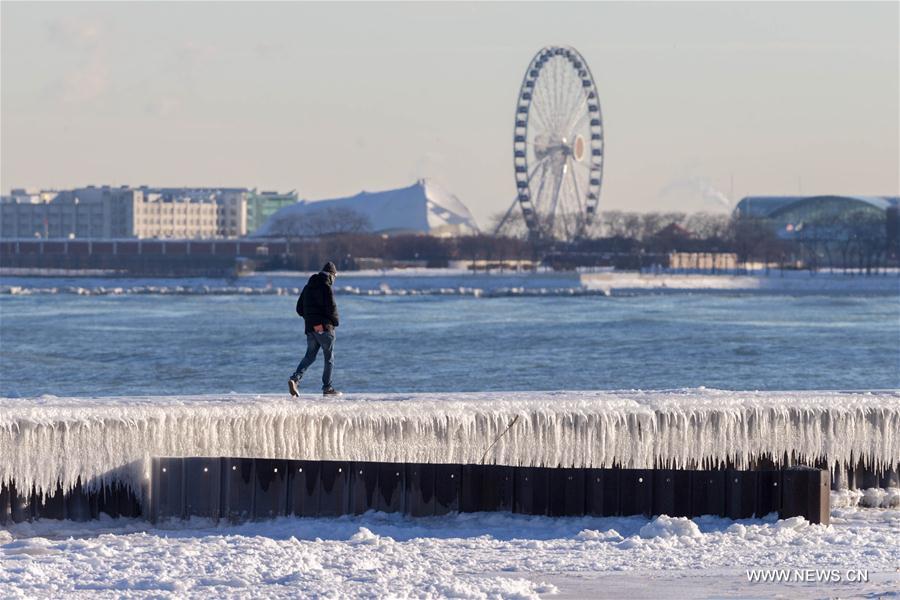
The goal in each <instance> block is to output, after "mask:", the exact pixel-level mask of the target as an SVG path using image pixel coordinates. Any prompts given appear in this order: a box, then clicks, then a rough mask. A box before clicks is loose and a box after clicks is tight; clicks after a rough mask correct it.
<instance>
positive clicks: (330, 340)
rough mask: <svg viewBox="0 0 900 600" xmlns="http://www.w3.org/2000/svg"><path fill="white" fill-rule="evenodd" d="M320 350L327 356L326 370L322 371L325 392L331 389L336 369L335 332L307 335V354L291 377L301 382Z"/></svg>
mask: <svg viewBox="0 0 900 600" xmlns="http://www.w3.org/2000/svg"><path fill="white" fill-rule="evenodd" d="M319 348H322V353H323V354H324V355H325V368H324V369H323V370H322V389H323V390H324V389H326V388H329V387H331V371H332V369H334V332H333V331H327V330H326V331H323V332H322V333H315V332H312V333H307V334H306V354H305V355H304V356H303V360H301V361H300V364H299V365H297V370H296V371H294V374H293V375H291V379H293V380H295V381H300V379H301V378H302V377H303V374H304V373H306V370H307V369H308V368H309V365H311V364H313V363H314V362H315V360H316V355H318V354H319Z"/></svg>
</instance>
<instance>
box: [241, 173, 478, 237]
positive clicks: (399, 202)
mask: <svg viewBox="0 0 900 600" xmlns="http://www.w3.org/2000/svg"><path fill="white" fill-rule="evenodd" d="M334 208H339V209H349V210H352V211H354V212H357V213H359V214H360V215H363V216H365V217H366V218H368V219H369V222H370V224H371V227H372V229H371V230H372V231H373V232H383V233H401V232H405V233H427V234H432V235H466V234H471V233H476V232H477V231H478V226H477V225H476V223H475V219H474V218H473V217H472V213H470V212H469V209H468V208H466V206H465V205H464V204H463V203H462V202H460V200H459V198H457V197H456V196H454V195H453V194H450V193H448V192H446V191H444V190H442V189H441V188H440V187H438V186H437V185H436V184H435V183H434V182H433V181H431V180H428V179H420V180H418V181H417V182H416V183H414V184H413V185H411V186H409V187H405V188H400V189H396V190H386V191H382V192H360V193H359V194H357V195H355V196H350V197H347V198H336V199H333V200H318V201H315V202H308V201H305V200H301V201H300V202H297V203H296V204H292V205H290V206H285V207H284V208H282V209H280V210H279V211H278V212H276V213H275V214H273V215H272V216H271V217H270V218H269V219H268V220H267V221H266V222H265V223H264V224H263V225H262V227H260V228H259V229H258V230H257V231H256V232H255V233H254V234H253V235H255V236H277V235H279V234H280V233H281V232H282V231H284V230H285V229H287V228H289V227H291V225H292V224H293V223H295V222H297V221H298V220H302V219H303V218H305V217H307V216H309V215H310V214H312V213H313V212H316V211H321V210H327V209H334Z"/></svg>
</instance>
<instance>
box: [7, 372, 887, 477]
mask: <svg viewBox="0 0 900 600" xmlns="http://www.w3.org/2000/svg"><path fill="white" fill-rule="evenodd" d="M516 416H518V420H516V422H515V423H514V425H513V426H512V427H510V428H509V431H507V432H506V433H505V434H504V435H503V436H501V437H500V439H498V440H497V443H496V444H495V445H494V446H493V447H492V448H490V450H489V451H488V452H487V457H486V461H487V462H493V463H498V464H509V465H543V466H551V467H555V466H559V465H562V466H575V467H611V466H613V465H620V466H623V467H634V468H653V467H654V466H657V465H660V464H670V465H674V466H675V467H677V468H697V467H698V466H700V465H703V464H709V465H720V464H729V463H730V464H734V465H735V466H736V467H737V468H746V467H748V466H750V465H751V464H752V463H753V462H755V461H757V460H759V459H763V458H765V457H767V456H771V457H772V459H773V460H774V461H775V462H776V463H777V464H780V463H781V462H782V460H783V457H784V456H785V455H787V456H789V457H790V456H794V457H797V458H798V459H799V460H801V461H805V462H814V461H819V460H823V461H826V462H827V463H828V464H829V465H831V468H832V469H837V468H846V467H848V466H850V465H854V466H855V464H856V463H857V462H859V460H862V461H863V462H864V463H865V464H866V465H868V466H869V467H871V468H875V469H885V468H894V467H895V466H896V465H897V464H900V392H886V393H869V394H865V393H854V394H850V393H837V392H765V393H760V392H726V391H717V390H707V389H701V390H685V391H679V392H640V391H637V392H516V393H484V394H462V393H459V394H456V393H454V394H410V395H403V396H401V395H391V394H366V395H360V396H347V397H345V398H344V399H342V400H340V401H333V400H332V401H322V400H311V399H306V398H304V399H302V400H300V401H288V400H285V399H284V398H283V397H281V396H246V395H230V396H224V397H208V396H207V397H184V398H174V397H158V398H111V399H75V398H73V399H64V398H53V397H44V398H39V399H31V400H29V399H18V398H16V399H12V398H9V399H0V481H10V480H14V481H16V483H17V484H18V485H22V486H24V487H28V486H30V485H32V484H33V485H35V486H36V487H37V489H38V490H51V489H55V486H56V483H57V481H58V482H60V483H61V484H62V486H63V487H64V488H65V489H71V488H72V487H73V486H74V485H75V484H76V482H77V481H78V479H79V478H80V479H81V480H82V482H85V483H86V485H87V486H88V487H90V488H97V487H99V486H100V485H102V484H104V483H110V482H113V481H120V482H123V483H124V484H126V485H128V486H130V487H131V488H132V489H133V490H135V491H137V490H139V489H140V485H141V481H142V480H143V479H144V478H146V473H147V471H148V461H149V459H150V458H151V457H154V456H234V457H256V458H292V459H322V460H328V459H331V460H365V461H385V462H432V463H476V462H479V461H480V460H481V457H482V456H483V455H484V453H485V451H486V450H488V447H489V446H490V444H491V442H492V441H493V440H495V439H497V437H498V436H500V434H501V433H502V432H503V431H504V430H505V429H506V428H507V427H508V426H509V423H510V422H512V421H513V420H514V419H515V417H516Z"/></svg>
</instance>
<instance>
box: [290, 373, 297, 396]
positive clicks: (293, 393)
mask: <svg viewBox="0 0 900 600" xmlns="http://www.w3.org/2000/svg"><path fill="white" fill-rule="evenodd" d="M299 383H300V382H299V381H295V380H294V378H293V377H292V378H291V379H288V389H289V390H291V396H299V395H300V392H298V391H297V385H298V384H299Z"/></svg>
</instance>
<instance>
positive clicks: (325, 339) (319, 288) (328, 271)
mask: <svg viewBox="0 0 900 600" xmlns="http://www.w3.org/2000/svg"><path fill="white" fill-rule="evenodd" d="M335 277H337V268H336V267H335V266H334V263H333V262H327V263H325V266H324V267H322V270H321V271H320V272H319V273H316V274H315V275H313V276H312V277H310V278H309V281H308V282H306V286H304V288H303V291H302V292H301V293H300V298H298V299H297V314H298V315H300V316H301V317H303V320H304V322H305V326H306V327H305V329H306V355H304V357H303V360H301V361H300V364H299V365H297V370H296V371H294V374H293V375H291V378H290V379H289V380H288V389H290V390H291V396H299V395H300V394H299V393H298V392H297V388H298V387H299V386H300V379H302V378H303V374H304V373H305V372H306V369H308V368H309V365H311V364H313V362H315V360H316V355H317V354H318V353H319V348H322V352H323V354H324V355H325V368H324V370H323V371H322V394H323V395H325V396H339V395H340V394H341V393H340V392H339V391H337V390H336V389H334V387H332V385H331V371H332V369H333V368H334V328H335V327H337V326H338V310H337V304H335V302H334V291H332V289H331V286H332V284H333V283H334V278H335Z"/></svg>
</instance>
